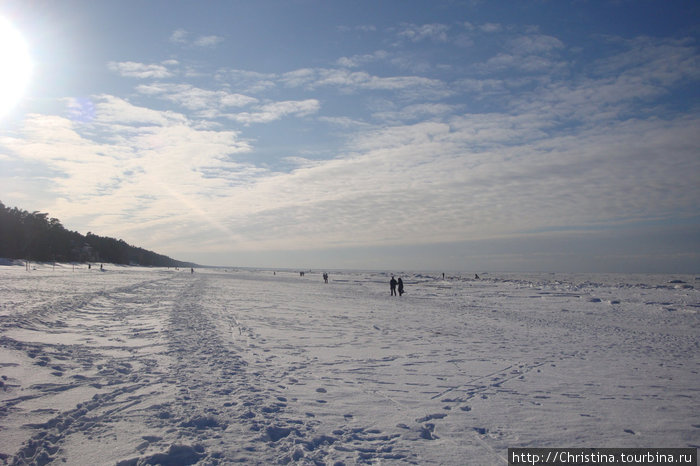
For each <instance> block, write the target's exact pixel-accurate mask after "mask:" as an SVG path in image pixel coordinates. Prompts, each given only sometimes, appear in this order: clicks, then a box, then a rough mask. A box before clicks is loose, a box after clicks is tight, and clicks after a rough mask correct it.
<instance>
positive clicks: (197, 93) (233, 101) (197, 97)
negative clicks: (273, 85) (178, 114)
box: [136, 83, 258, 111]
mask: <svg viewBox="0 0 700 466" xmlns="http://www.w3.org/2000/svg"><path fill="white" fill-rule="evenodd" d="M136 89H137V90H138V91H139V92H140V93H142V94H146V95H155V96H158V97H161V98H163V99H166V100H169V101H171V102H175V103H177V104H178V105H181V106H183V107H185V108H187V109H189V110H204V109H210V110H212V109H217V110H220V111H221V110H224V109H226V108H229V107H245V106H247V105H250V104H254V103H256V102H257V101H258V99H256V98H254V97H250V96H247V95H243V94H236V93H230V92H227V91H223V90H220V91H210V90H206V89H201V88H197V87H194V86H192V85H190V84H168V83H154V84H142V85H139V86H137V88H136Z"/></svg>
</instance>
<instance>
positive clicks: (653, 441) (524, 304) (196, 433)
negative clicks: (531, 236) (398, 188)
mask: <svg viewBox="0 0 700 466" xmlns="http://www.w3.org/2000/svg"><path fill="white" fill-rule="evenodd" d="M322 272H323V271H314V272H307V273H306V274H305V276H303V277H301V276H300V275H299V273H296V272H291V271H277V272H276V273H275V274H273V272H272V271H267V270H264V271H263V270H234V269H229V270H224V269H197V270H196V271H195V273H193V274H192V273H190V270H189V269H187V270H179V271H177V270H173V269H170V270H168V269H147V268H137V267H118V266H113V265H106V266H105V271H104V272H100V271H99V269H98V268H94V267H93V269H92V270H88V269H87V267H85V266H80V267H76V268H75V269H74V268H73V266H71V265H57V266H56V267H55V268H54V267H52V266H48V265H38V266H37V267H36V268H35V269H33V270H31V271H27V270H25V268H24V267H23V266H3V267H0V377H1V379H0V381H1V385H0V462H4V463H5V464H47V463H50V462H53V463H55V464H71V465H72V464H78V465H82V464H105V465H114V464H121V465H136V464H176V465H184V464H193V463H197V462H198V463H199V464H231V463H239V462H240V463H245V464H285V463H291V464H346V465H349V464H358V463H360V464H364V463H367V464H380V463H381V464H395V463H399V464H400V463H409V464H410V463H413V464H507V449H508V448H509V447H511V448H512V447H695V448H697V447H698V446H700V418H699V417H698V413H700V375H699V373H700V317H699V315H698V312H699V311H700V293H699V292H698V284H699V283H700V281H698V279H697V277H696V276H693V275H690V276H689V275H617V274H610V275H602V274H578V275H572V274H497V273H492V274H486V275H482V276H481V279H479V280H475V279H473V275H472V274H463V275H457V274H447V275H448V276H447V277H446V278H445V279H443V278H442V275H441V274H439V275H438V274H429V273H424V274H417V273H410V274H406V273H397V276H399V275H400V276H402V277H403V280H404V282H405V284H406V290H407V294H406V295H404V296H403V297H400V298H398V297H391V296H389V284H388V282H389V278H390V275H389V274H387V273H380V272H331V274H330V282H329V283H328V284H324V282H323V279H322V278H321V273H322Z"/></svg>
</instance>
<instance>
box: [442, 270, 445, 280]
mask: <svg viewBox="0 0 700 466" xmlns="http://www.w3.org/2000/svg"><path fill="white" fill-rule="evenodd" d="M442 279H443V280H444V279H445V272H442Z"/></svg>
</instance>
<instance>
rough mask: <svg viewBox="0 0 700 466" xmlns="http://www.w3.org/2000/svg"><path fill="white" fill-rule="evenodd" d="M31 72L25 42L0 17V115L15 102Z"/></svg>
mask: <svg viewBox="0 0 700 466" xmlns="http://www.w3.org/2000/svg"><path fill="white" fill-rule="evenodd" d="M31 74H32V61H31V58H30V56H29V49H28V47H27V43H26V42H25V41H24V38H23V37H22V35H21V34H20V33H19V31H18V30H17V29H15V27H14V26H13V25H12V24H11V23H10V22H9V21H7V20H6V19H5V18H2V17H0V116H3V115H5V114H6V113H8V112H9V111H10V110H12V108H13V107H14V106H15V105H16V104H17V102H18V101H19V99H20V98H21V97H22V93H23V92H24V90H25V88H26V87H27V84H28V83H29V78H30V77H31Z"/></svg>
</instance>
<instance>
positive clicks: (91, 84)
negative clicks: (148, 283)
mask: <svg viewBox="0 0 700 466" xmlns="http://www.w3.org/2000/svg"><path fill="white" fill-rule="evenodd" d="M0 18H4V20H3V21H0V29H3V28H4V29H5V30H12V31H15V34H5V33H0V42H4V43H5V44H2V45H0V47H2V49H0V56H2V62H0V67H2V68H3V70H2V74H3V75H4V76H16V79H15V81H16V82H17V86H16V87H15V88H13V89H15V90H13V91H12V92H9V93H8V92H4V93H3V94H0V201H2V202H3V203H4V204H5V205H6V206H8V207H14V206H17V207H19V208H21V209H25V210H28V211H41V212H47V213H49V216H50V217H55V218H58V219H59V220H61V222H62V224H63V225H64V226H65V227H66V228H68V229H70V230H75V231H79V232H81V233H83V234H86V233H87V232H93V233H95V234H98V235H102V236H112V237H116V238H121V239H124V240H125V241H127V242H128V243H130V244H133V245H136V246H140V247H144V248H146V249H150V250H153V251H156V252H158V253H161V254H166V255H168V256H170V257H173V258H175V259H179V260H184V261H193V262H196V263H198V264H205V265H217V266H242V267H280V268H282V267H286V268H316V269H319V268H323V269H341V268H352V269H382V270H397V271H398V270H435V271H466V272H482V273H483V272H486V271H545V272H644V273H647V272H664V273H700V209H699V207H698V205H699V202H698V201H699V200H700V131H699V130H700V99H699V97H700V86H699V84H700V54H699V49H698V46H699V44H698V38H699V37H700V3H699V2H697V1H696V0H691V1H674V0H664V1H649V0H634V1H632V0H630V1H626V0H618V1H593V0H591V1H585V0H579V1H564V0H562V1H545V0H531V1H528V0H522V1H485V0H484V1H478V0H467V1H458V0H454V1H445V0H431V1H429V2H428V1H413V0H406V1H398V0H387V1H376V0H371V1H364V0H358V1H330V0H328V1H321V0H285V1H269V0H257V1H235V0H230V1H228V0H227V1H214V0H212V1H206V2H201V1H186V0H172V1H171V0H150V1H133V0H121V1H119V2H113V1H95V0H86V1H71V0H64V1H61V2H55V1H48V0H46V1H36V0H24V1H8V0H4V1H3V0H0ZM18 37H21V38H19V39H18ZM7 44H12V45H11V46H8V45H7ZM23 44H24V45H23ZM17 50H26V51H25V52H21V53H20V52H17V53H14V51H17ZM10 52H12V53H10ZM18 54H19V55H21V56H23V57H25V58H26V59H25V62H27V61H28V62H29V63H30V66H29V71H30V72H29V73H27V72H24V73H21V72H20V68H23V67H22V66H21V63H22V61H21V60H20V59H17V57H16V56H17V55H18ZM7 57H10V58H7ZM5 87H6V88H9V87H8V86H5Z"/></svg>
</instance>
